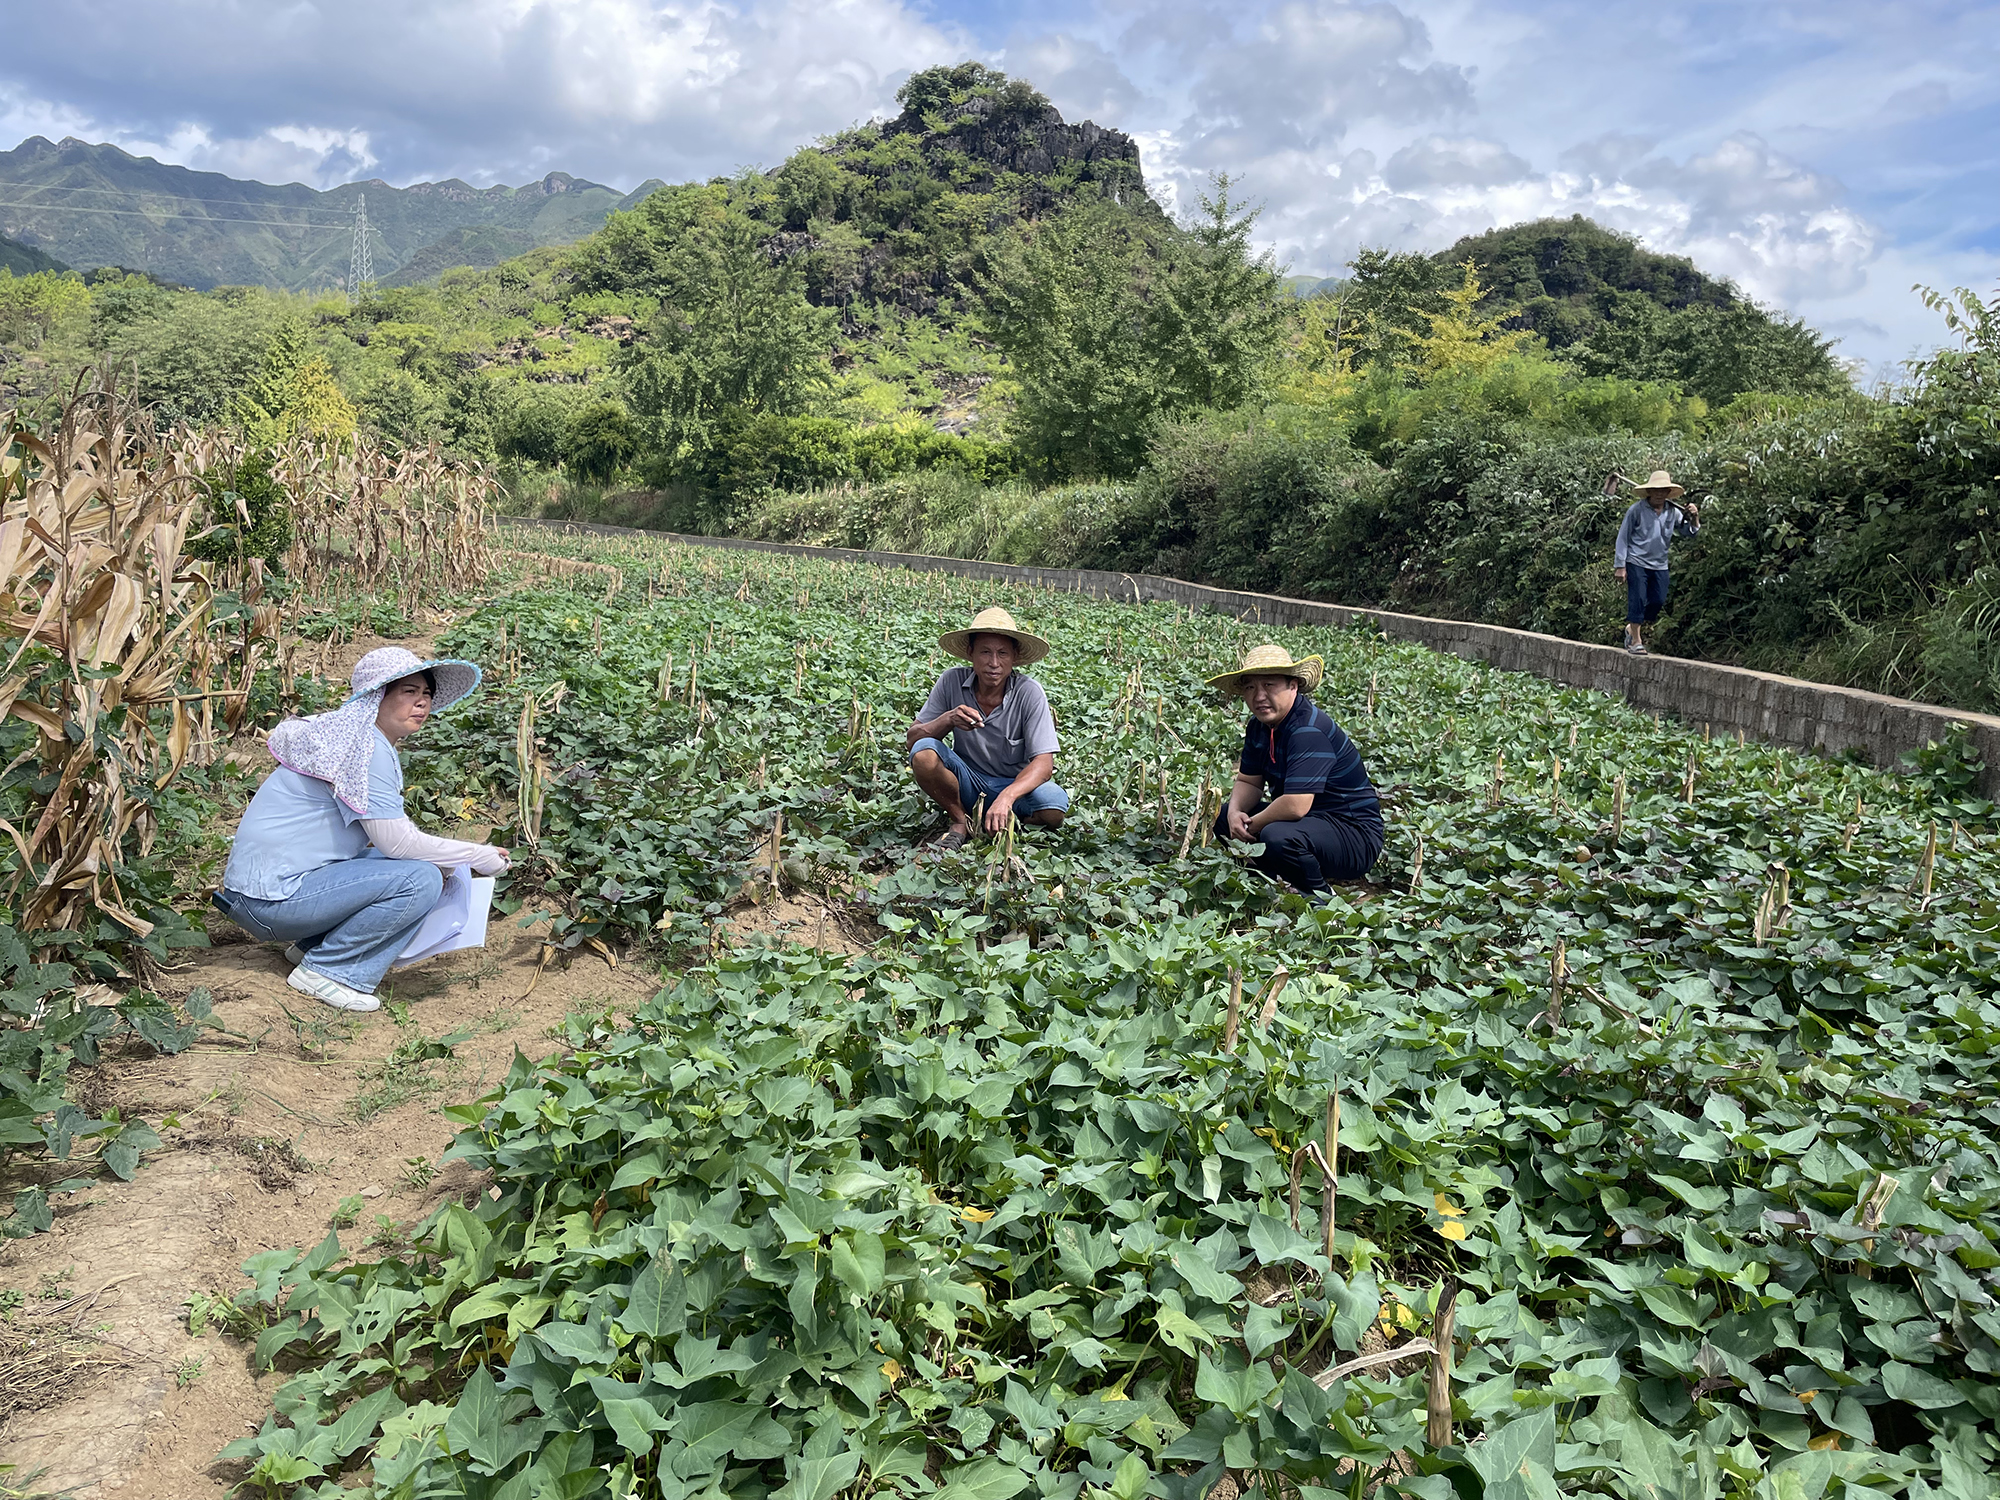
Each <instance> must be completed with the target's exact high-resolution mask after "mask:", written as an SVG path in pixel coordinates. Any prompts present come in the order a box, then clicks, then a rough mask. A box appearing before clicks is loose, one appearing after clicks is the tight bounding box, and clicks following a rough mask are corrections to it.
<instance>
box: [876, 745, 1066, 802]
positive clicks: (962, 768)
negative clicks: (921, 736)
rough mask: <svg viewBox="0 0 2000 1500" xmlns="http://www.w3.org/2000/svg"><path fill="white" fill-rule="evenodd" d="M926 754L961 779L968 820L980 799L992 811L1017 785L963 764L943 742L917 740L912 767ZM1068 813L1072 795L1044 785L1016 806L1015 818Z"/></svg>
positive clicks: (1007, 778) (1049, 783) (912, 750)
mask: <svg viewBox="0 0 2000 1500" xmlns="http://www.w3.org/2000/svg"><path fill="white" fill-rule="evenodd" d="M924 750H928V751H930V752H931V753H932V754H934V755H935V756H937V758H938V761H939V763H940V764H941V765H943V767H944V768H945V769H946V770H947V771H949V772H951V774H952V775H954V776H956V777H957V778H958V808H959V811H960V812H962V813H964V814H965V815H966V816H967V817H968V818H969V817H971V816H972V806H973V804H974V803H975V802H978V801H979V800H980V798H982V797H983V798H985V799H986V805H987V806H988V807H991V806H992V805H993V799H994V798H995V797H997V796H998V795H999V794H1000V793H1001V792H1004V791H1006V790H1007V788H1008V787H1010V786H1012V785H1013V784H1014V778H1013V777H1012V776H989V775H987V773H986V772H984V771H975V770H973V769H972V767H971V766H968V765H967V764H966V763H965V762H964V761H962V760H960V759H959V758H958V752H957V751H955V750H953V749H952V748H951V746H949V745H947V744H946V743H945V742H944V741H943V740H918V741H917V742H916V744H914V745H912V746H910V760H911V762H912V763H913V764H914V763H915V761H916V758H917V755H918V753H919V752H920V751H924ZM1017 774H1018V773H1017ZM1068 811H1069V793H1068V792H1066V791H1064V790H1063V789H1062V788H1061V787H1059V786H1057V785H1056V784H1055V783H1054V782H1053V781H1045V782H1043V783H1042V784H1041V785H1040V786H1038V787H1036V788H1035V789H1034V790H1033V791H1032V792H1028V793H1027V794H1025V795H1024V796H1022V797H1020V798H1019V799H1017V800H1016V801H1015V803H1014V816H1015V817H1017V818H1026V817H1028V816H1029V815H1030V814H1032V813H1039V812H1060V813H1066V812H1068Z"/></svg>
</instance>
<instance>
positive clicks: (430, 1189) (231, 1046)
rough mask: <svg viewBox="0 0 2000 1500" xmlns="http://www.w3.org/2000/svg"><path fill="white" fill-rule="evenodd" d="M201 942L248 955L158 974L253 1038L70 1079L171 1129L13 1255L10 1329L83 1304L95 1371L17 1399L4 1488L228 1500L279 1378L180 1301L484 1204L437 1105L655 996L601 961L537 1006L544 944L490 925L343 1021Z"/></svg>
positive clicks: (7, 1431)
mask: <svg viewBox="0 0 2000 1500" xmlns="http://www.w3.org/2000/svg"><path fill="white" fill-rule="evenodd" d="M211 931H212V935H213V936H214V937H216V938H217V939H218V940H221V939H225V938H228V937H230V936H234V937H236V938H237V941H235V942H227V943H222V944H221V945H219V946H217V947H215V948H213V949H210V950H208V951H207V952H205V953H202V954H201V955H200V956H199V957H198V958H197V959H196V960H195V961H194V962H193V963H191V964H189V965H187V966H186V967H185V968H183V969H180V970H178V971H177V972H175V973H172V974H170V975H169V976H167V993H169V994H170V995H172V996H173V997H174V998H176V999H179V998H182V997H184V996H185V995H186V994H187V992H188V991H189V990H191V989H193V988H194V987H195V986H197V985H202V986H206V987H207V988H208V989H209V990H210V991H211V992H212V993H213V994H214V996H215V1001H216V1016H217V1018H218V1019H219V1020H220V1021H222V1022H223V1024H224V1025H226V1026H227V1027H228V1028H229V1029H230V1030H231V1031H232V1032H236V1033H238V1034H239V1037H219V1038H216V1039H214V1040H210V1041H204V1042H202V1043H201V1044H199V1045H197V1046H196V1047H194V1048H192V1049H191V1050H189V1051H187V1052H184V1053H181V1054H180V1055H178V1056H175V1057H160V1058H154V1057H148V1056H136V1055H129V1054H128V1055H126V1056H123V1057H107V1058H106V1059H105V1060H104V1061H103V1062H102V1063H101V1064H100V1065H99V1066H98V1067H96V1068H94V1069H90V1070H88V1071H87V1072H85V1071H83V1070H79V1074H80V1075H81V1077H82V1089H83V1090H84V1091H85V1095H86V1097H87V1098H88V1099H89V1101H90V1105H89V1107H90V1109H91V1111H92V1112H93V1113H100V1114H101V1112H102V1111H103V1110H104V1109H105V1108H107V1107H111V1108H117V1109H118V1110H120V1112H121V1113H122V1114H123V1115H124V1117H126V1118H128V1119H129V1118H133V1117H135V1116H137V1117H143V1118H144V1119H146V1120H148V1121H149V1122H152V1123H153V1124H155V1125H156V1126H159V1125H161V1124H162V1122H164V1121H166V1120H168V1119H169V1118H170V1117H171V1118H172V1119H174V1120H177V1121H178V1125H177V1127H172V1126H170V1127H168V1128H164V1129H162V1130H161V1131H160V1133H161V1135H162V1136H163V1137H164V1140H165V1146H164V1147H163V1149H161V1150H160V1151H158V1152H154V1153H150V1154H149V1155H148V1156H147V1158H146V1160H145V1162H144V1164H143V1165H142V1166H141V1168H140V1170H139V1173H138V1175H137V1177H136V1178H135V1179H134V1180H133V1181H131V1182H117V1181H114V1180H111V1179H109V1178H106V1179H104V1180H102V1181H100V1182H98V1183H96V1184H95V1185H94V1186H93V1187H92V1188H91V1189H90V1190H89V1191H88V1192H83V1193H77V1194H73V1195H68V1196H60V1195H59V1196H57V1197H55V1198H54V1199H53V1200H52V1201H53V1203H54V1206H55V1214H56V1222H55V1227H54V1228H53V1229H52V1230H50V1231H49V1232H48V1233H46V1234H41V1235H36V1236H34V1237H33V1238H30V1239H25V1240H13V1241H8V1242H6V1245H5V1247H4V1249H0V1287H8V1288H14V1289H17V1290H19V1291H20V1292H21V1293H22V1294H23V1295H22V1300H21V1306H20V1307H19V1308H18V1309H17V1310H16V1311H15V1313H14V1317H15V1319H16V1322H17V1326H19V1327H20V1328H21V1329H22V1330H23V1331H24V1332H26V1331H28V1330H31V1329H35V1330H37V1331H39V1326H38V1325H37V1324H36V1322H35V1321H34V1320H35V1315H36V1314H37V1313H38V1312H39V1311H40V1309H41V1308H42V1306H44V1305H45V1304H50V1303H71V1302H72V1299H76V1298H82V1299H83V1301H82V1302H77V1303H73V1305H72V1307H71V1308H70V1309H68V1310H66V1316H67V1317H68V1321H69V1323H71V1324H75V1325H76V1328H77V1332H78V1333H79V1334H80V1335H82V1336H83V1337H81V1338H79V1339H78V1340H77V1341H76V1343H77V1347H78V1349H79V1352H87V1353H88V1354H89V1355H90V1356H91V1358H92V1360H93V1363H92V1364H89V1365H85V1366H84V1367H83V1368H81V1369H78V1370H77V1371H75V1372H74V1375H73V1376H72V1377H71V1378H70V1379H68V1380H67V1381H61V1382H56V1383H55V1384H54V1385H53V1386H52V1387H50V1388H44V1389H41V1390H15V1391H12V1392H6V1393H4V1394H6V1395H7V1396H9V1397H10V1398H11V1399H10V1401H9V1404H10V1406H11V1405H13V1404H14V1402H17V1401H25V1402H26V1403H27V1409H20V1410H11V1411H10V1412H9V1413H8V1414H7V1416H6V1418H5V1420H4V1422H0V1455H4V1458H5V1461H7V1462H11V1463H13V1464H14V1465H16V1470H15V1473H14V1474H13V1475H12V1476H10V1481H11V1482H12V1483H14V1484H17V1485H19V1484H21V1483H22V1482H23V1480H24V1479H26V1477H27V1476H29V1475H31V1474H33V1473H34V1472H35V1471H37V1470H40V1471H41V1472H40V1475H39V1477H38V1478H36V1479H34V1480H33V1482H32V1490H33V1491H34V1492H50V1493H56V1494H61V1493H64V1492H74V1493H76V1494H77V1495H79V1496H100V1495H110V1494H119V1493H130V1494H134V1495H143V1496H147V1497H149V1500H150V1497H158V1500H196V1497H199V1500H219V1497H221V1496H224V1495H226V1494H227V1493H228V1492H229V1488H230V1483H231V1481H232V1479H233V1478H234V1477H235V1475H234V1473H233V1472H232V1471H233V1468H234V1466H228V1465H225V1466H217V1465H216V1464H215V1455H216V1452H217V1451H218V1450H219V1449H220V1448H221V1447H222V1446H223V1444H225V1443H227V1442H229V1441H231V1440H232V1439H234V1438H236V1437H240V1436H242V1435H243V1434H244V1433H246V1432H249V1431H253V1430H254V1429H255V1428H256V1427H257V1426H258V1425H260V1424H261V1423H262V1421H263V1419H264V1416H265V1414H266V1413H267V1412H268V1411H269V1409H270V1398H271V1393H272V1391H273V1390H274V1389H275V1388H276V1386H277V1384H278V1383H279V1378H280V1377H278V1376H275V1375H270V1374H265V1375H258V1374H256V1373H254V1372H253V1370H252V1369H251V1363H250V1346H249V1345H248V1344H247V1343H243V1342H241V1341H238V1340H236V1339H233V1338H229V1337H227V1336H225V1335H223V1334H221V1333H219V1332H217V1331H215V1330H213V1329H209V1330H205V1331H204V1332H203V1333H202V1334H201V1335H200V1336H194V1335H191V1334H190V1333H189V1331H188V1307H189V1304H190V1302H191V1301H192V1300H193V1299H195V1298H196V1297H210V1296H221V1297H224V1298H227V1297H229V1296H233V1295H234V1294H235V1293H236V1292H237V1291H239V1290H240V1289H241V1288H242V1287H243V1286H244V1285H245V1284H246V1282H245V1279H244V1278H243V1276H242V1274H241V1272H240V1270H239V1268H240V1266H241V1265H242V1263H243V1261H244V1260H245V1259H246V1258H248V1257H249V1256H251V1255H253V1254H255V1253H257V1252H258V1251H260V1250H268V1249H279V1248H284V1247H289V1246H310V1245H313V1244H316V1243H317V1242H318V1241H319V1240H321V1239H322V1238H324V1237H325V1235H326V1233H327V1230H328V1227H329V1225H330V1224H331V1223H332V1222H333V1221H334V1219H335V1217H336V1215H337V1214H338V1213H339V1212H340V1210H341V1209H342V1207H343V1205H345V1207H346V1208H347V1209H348V1210H349V1211H351V1212H352V1211H355V1210H358V1212H354V1219H355V1222H354V1223H353V1224H352V1226H351V1227H347V1228H343V1229H342V1230H341V1231H340V1234H341V1239H342V1241H343V1242H344V1243H345V1244H347V1245H349V1246H350V1247H354V1248H359V1246H360V1245H361V1244H362V1242H364V1241H365V1240H367V1239H368V1238H369V1236H370V1235H371V1234H373V1233H375V1232H377V1230H378V1228H379V1227H381V1226H379V1224H378V1216H379V1218H380V1219H386V1220H388V1221H390V1222H391V1224H393V1225H396V1226H401V1227H403V1228H407V1227H408V1226H410V1225H412V1224H414V1223H416V1222H417V1221H419V1220H421V1219H422V1218H423V1217H424V1216H425V1215H426V1214H428V1213H430V1212H431V1210H433V1209H434V1208H436V1207H437V1206H438V1205H439V1204H440V1203H441V1202H443V1201H444V1200H445V1199H446V1198H447V1197H450V1196H453V1195H461V1196H462V1195H465V1194H468V1193H472V1192H476V1191H478V1190H479V1189H480V1187H481V1186H482V1184H481V1183H479V1182H478V1181H477V1180H476V1179H475V1178H474V1176H473V1175H472V1174H471V1173H470V1172H468V1171H467V1170H466V1169H465V1168H464V1167H463V1166H462V1165H459V1164H456V1163H454V1164H453V1165H451V1166H449V1167H446V1168H443V1169H442V1170H439V1169H436V1168H435V1166H434V1163H435V1162H436V1160H437V1157H438V1155H439V1154H440V1153H441V1152H442V1151H443V1150H444V1148H445V1147H446V1145H447V1144H448V1143H449V1142H450V1140H451V1136H452V1133H453V1130H454V1127H453V1126H452V1125H451V1123H450V1122H449V1121H447V1120H445V1119H444V1118H443V1117H442V1116H441V1115H440V1114H439V1113H438V1110H439V1106H441V1105H443V1104H447V1103H452V1102H455V1101H462V1100H468V1099H472V1098H475V1097H477V1096H478V1095H479V1094H481V1093H483V1092H485V1091H486V1090H488V1089H490V1088H491V1087H493V1086H494V1085H495V1084H496V1083H497V1082H498V1081H499V1080H500V1079H501V1077H503V1076H504V1075H505V1073H506V1071H507V1067H508V1065H509V1063H510V1061H511V1060H512V1058H513V1055H514V1051H515V1049H516V1048H519V1049H520V1050H521V1051H522V1052H524V1053H526V1054H528V1055H529V1056H531V1057H537V1056H542V1055H546V1054H547V1053H549V1052H551V1051H553V1050H554V1049H555V1047H556V1043H555V1042H554V1041H553V1040H552V1039H551V1036H550V1032H551V1030H552V1029H553V1028H555V1027H557V1026H558V1025H559V1023H560V1022H561V1020H562V1018H563V1017H564V1015H565V1014H567V1013H568V1012H570V1011H572V1010H591V1011H601V1010H603V1009H606V1008H616V1009H618V1010H620V1011H623V1010H628V1009H630V1008H631V1007H632V1006H633V1005H636V1004H638V1003H639V1002H641V1001H643V1000H644V999H646V998H647V997H648V996H650V995H651V994H652V993H653V991H654V989H655V988H656V987H657V984H658V980H657V977H656V976H655V975H653V974H649V973H648V974H641V973H635V972H633V970H632V969H631V968H629V967H626V966H622V965H621V966H620V968H619V969H617V970H615V971H614V970H612V969H611V968H609V967H608V966H607V965H606V963H605V962H604V961H603V960H602V959H601V958H597V957H595V956H594V955H593V956H590V957H587V958H583V959H579V960H578V961H577V962H576V963H575V964H574V965H573V966H572V967H570V968H568V969H560V968H556V967H553V966H552V967H551V968H550V969H549V970H548V971H547V972H546V973H545V974H544V975H543V977H542V980H541V982H540V983H539V984H537V985H535V987H534V989H533V992H532V993H527V991H528V987H529V983H530V981H531V980H532V979H533V977H534V972H535V963H536V960H537V958H538V956H539V954H540V949H541V942H540V938H539V936H538V935H537V934H536V933H534V932H533V931H528V932H523V931H521V930H520V929H518V928H516V927H514V926H513V925H512V924H511V923H505V924H504V925H502V923H501V922H500V921H498V920H497V914H496V924H495V926H494V928H493V929H492V932H491V942H492V944H493V945H492V946H491V947H489V948H488V949H486V950H484V951H483V952H482V951H473V952H469V953H459V954H450V955H446V956H444V957H442V958H438V959H434V960H431V961H430V962H429V963H427V964H423V965H420V966H418V967H416V968H413V969H410V970H407V971H405V972H403V973H401V974H398V975H394V976H392V977H391V979H390V982H389V985H388V987H387V988H388V989H389V990H390V991H391V992H392V1005H391V1006H385V1008H384V1009H383V1010H381V1011H378V1012H376V1013H374V1014H372V1015H368V1016H360V1017H354V1018H351V1019H349V1018H343V1017H342V1016H340V1015H339V1014H338V1013H337V1012H334V1011H332V1010H329V1009H327V1008H326V1007H324V1006H321V1005H318V1004H317V1003H316V1002H314V1001H313V1000H311V999H309V998H308V997H306V996H304V995H300V994H298V993H296V992H295V991H293V990H291V989H288V988H287V987H286V985H285V973H286V965H285V962H284V960H283V958H282V957H281V956H280V955H279V954H278V953H277V951H276V950H275V949H272V948H269V947H265V946H262V945H258V944H253V943H250V942H248V941H247V940H245V939H243V938H242V935H241V934H240V933H238V932H236V931H235V929H233V928H230V927H228V926H227V924H225V923H224V922H222V921H220V920H217V921H216V922H214V923H213V924H212V928H211ZM466 1029H471V1030H473V1031H474V1033H475V1034H474V1035H473V1037H472V1038H471V1039H470V1040H468V1041H465V1042H463V1043H461V1044H459V1045H458V1046H457V1047H455V1048H454V1049H453V1055H452V1056H451V1057H450V1058H448V1059H432V1060H429V1061H427V1062H423V1063H420V1064H411V1063H407V1062H398V1061H396V1060H395V1059H394V1058H393V1057H392V1053H393V1052H394V1049H395V1048H396V1045H397V1043H398V1042H399V1041H405V1040H407V1039H408V1038H410V1037H411V1036H412V1035H413V1033H415V1032H421V1033H422V1034H423V1035H424V1036H426V1037H429V1038H437V1037H441V1036H445V1035H447V1034H449V1033H451V1032H454V1031H461V1030H466ZM406 1050H415V1049H406ZM138 1051H139V1052H143V1049H138ZM73 1076H77V1075H73ZM350 1200H351V1201H350ZM45 1293H46V1294H48V1295H44V1294H45ZM79 1314H80V1315H81V1316H80V1319H79V1316H78V1315H79ZM92 1335H94V1336H95V1339H96V1340H97V1341H98V1342H96V1344H95V1346H94V1347H92V1345H91V1343H90V1336H92ZM44 1401H50V1402H52V1404H46V1405H43V1404H41V1403H42V1402H44Z"/></svg>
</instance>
